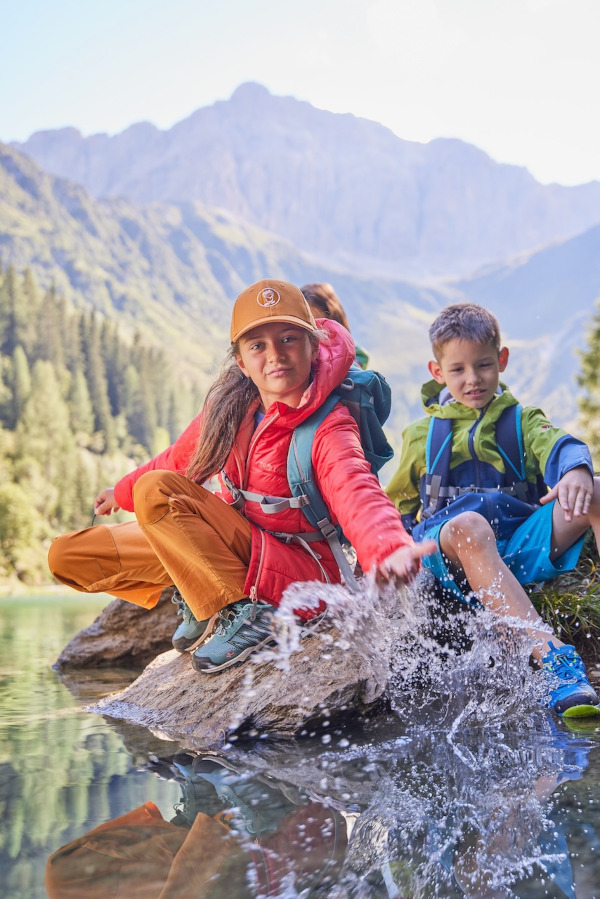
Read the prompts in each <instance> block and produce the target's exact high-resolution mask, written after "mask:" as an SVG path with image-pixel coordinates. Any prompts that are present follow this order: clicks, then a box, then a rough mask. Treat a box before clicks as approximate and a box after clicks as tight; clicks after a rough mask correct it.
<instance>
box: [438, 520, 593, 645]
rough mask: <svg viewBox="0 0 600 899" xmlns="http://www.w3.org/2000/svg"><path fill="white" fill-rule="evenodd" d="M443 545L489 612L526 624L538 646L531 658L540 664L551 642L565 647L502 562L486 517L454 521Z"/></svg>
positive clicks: (457, 571)
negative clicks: (549, 629)
mask: <svg viewBox="0 0 600 899" xmlns="http://www.w3.org/2000/svg"><path fill="white" fill-rule="evenodd" d="M575 539H577V538H575ZM571 542H574V541H571ZM440 545H441V548H442V552H443V553H444V555H445V556H446V557H447V559H448V560H449V562H450V565H451V566H452V569H453V570H454V574H455V575H456V576H457V578H458V579H459V580H460V579H461V577H464V578H465V579H466V580H467V581H468V582H469V585H470V587H471V589H472V590H473V591H474V592H475V593H476V594H477V596H478V598H479V600H480V602H481V604H482V605H483V606H484V607H485V608H486V609H489V610H490V611H491V612H496V613H498V614H501V615H506V616H511V617H514V618H520V619H522V621H524V622H525V625H526V631H527V633H528V634H529V636H530V637H531V639H532V641H533V644H534V645H533V648H532V652H531V655H532V657H533V658H534V659H535V660H536V661H537V662H540V661H541V659H542V657H543V656H544V655H545V654H546V653H547V652H548V648H549V647H548V639H551V640H552V642H553V643H554V645H555V646H557V647H558V646H562V645H563V643H562V642H561V641H560V640H559V639H558V638H557V637H555V636H554V635H552V634H549V633H548V628H547V626H546V625H544V623H543V622H542V620H541V618H540V616H539V615H538V613H537V612H536V610H535V608H534V607H533V605H532V603H531V600H530V599H529V597H528V596H527V594H526V593H525V590H524V589H523V587H522V586H521V584H520V583H519V582H518V580H517V579H516V577H515V576H514V574H513V573H512V572H511V571H510V570H509V568H508V567H507V566H506V564H505V563H504V562H503V561H502V559H501V557H500V555H499V554H498V548H497V545H496V538H495V536H494V532H493V530H492V528H491V526H490V525H489V524H488V522H487V521H486V519H485V518H484V517H483V516H482V515H479V514H478V513H477V512H463V513H461V514H460V515H457V516H456V518H452V519H451V520H450V521H449V522H448V523H447V524H445V525H444V527H443V528H442V530H441V531H440Z"/></svg>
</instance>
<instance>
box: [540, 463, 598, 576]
mask: <svg viewBox="0 0 600 899" xmlns="http://www.w3.org/2000/svg"><path fill="white" fill-rule="evenodd" d="M588 528H592V530H593V532H594V537H595V538H596V546H598V547H600V478H594V495H593V498H592V502H591V504H590V508H589V510H588V512H587V513H585V514H582V515H577V514H576V513H575V514H573V517H572V518H571V521H567V520H566V518H565V513H564V511H563V510H562V509H561V507H560V504H559V503H558V501H556V502H555V503H554V509H553V510H552V548H551V550H550V559H551V560H554V559H557V558H558V557H559V556H562V554H563V553H564V552H565V551H566V550H567V549H568V548H569V547H570V546H573V544H574V543H575V542H576V541H577V540H579V538H580V537H581V535H582V534H584V533H585V532H586V531H587V529H588Z"/></svg>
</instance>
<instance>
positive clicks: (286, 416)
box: [266, 318, 355, 428]
mask: <svg viewBox="0 0 600 899" xmlns="http://www.w3.org/2000/svg"><path fill="white" fill-rule="evenodd" d="M316 324H317V328H318V329H319V330H321V331H325V332H326V333H327V338H328V339H327V340H322V341H321V343H320V344H319V352H318V354H317V358H316V359H315V361H314V363H313V367H312V381H311V382H310V384H309V385H308V387H307V389H306V390H305V391H304V395H303V396H302V399H301V400H300V404H299V405H298V407H297V408H295V409H294V408H292V407H290V406H288V405H287V404H286V403H273V405H272V406H270V407H269V409H267V413H266V414H267V415H271V414H272V413H273V412H275V411H277V412H278V413H279V420H280V422H281V423H282V424H284V425H285V426H286V427H289V428H296V427H298V425H299V424H300V423H301V422H303V421H304V420H305V419H306V418H308V416H309V415H312V413H313V412H315V411H316V410H317V409H318V408H319V406H320V405H322V403H323V402H324V401H325V400H326V399H327V397H328V396H329V394H330V393H331V391H332V390H333V389H334V387H337V386H338V385H339V384H341V383H342V381H343V380H344V378H345V377H346V375H347V374H348V369H349V368H350V366H351V365H352V363H353V362H354V357H355V347H354V341H353V339H352V336H351V335H350V332H349V331H348V330H347V329H346V328H344V326H343V325H340V324H338V322H334V321H330V320H329V319H326V318H318V319H317V320H316Z"/></svg>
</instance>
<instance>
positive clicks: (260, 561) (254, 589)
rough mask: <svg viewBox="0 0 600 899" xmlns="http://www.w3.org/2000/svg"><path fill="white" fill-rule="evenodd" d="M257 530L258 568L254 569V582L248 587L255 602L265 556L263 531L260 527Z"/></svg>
mask: <svg viewBox="0 0 600 899" xmlns="http://www.w3.org/2000/svg"><path fill="white" fill-rule="evenodd" d="M258 532H259V534H260V555H259V557H258V569H257V571H256V577H255V578H254V583H253V584H252V586H251V587H250V599H251V600H252V602H256V600H257V599H258V593H257V589H258V584H259V581H260V576H261V574H262V567H263V562H264V558H265V533H264V531H263V530H262V529H261V528H258Z"/></svg>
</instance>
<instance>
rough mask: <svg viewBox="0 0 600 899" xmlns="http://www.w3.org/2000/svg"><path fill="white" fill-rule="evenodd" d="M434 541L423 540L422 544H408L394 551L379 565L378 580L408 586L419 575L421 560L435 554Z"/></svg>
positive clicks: (435, 545)
mask: <svg viewBox="0 0 600 899" xmlns="http://www.w3.org/2000/svg"><path fill="white" fill-rule="evenodd" d="M437 548H438V547H437V543H436V542H435V540H424V541H423V542H422V543H410V544H408V545H407V546H401V547H400V549H396V550H394V552H393V553H391V554H390V555H389V556H388V557H387V558H386V559H384V560H383V562H382V563H381V564H380V566H379V568H378V571H377V576H378V578H379V579H380V580H384V581H391V580H393V581H396V582H397V583H400V584H410V582H411V581H413V580H414V579H415V577H416V576H417V574H418V573H419V568H420V567H421V559H422V558H423V556H430V555H432V553H434V552H437Z"/></svg>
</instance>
